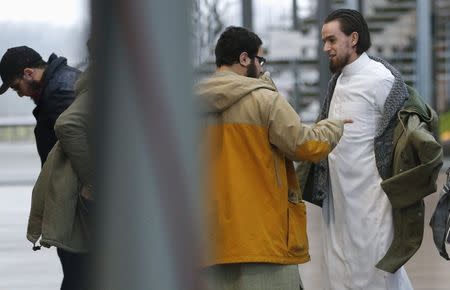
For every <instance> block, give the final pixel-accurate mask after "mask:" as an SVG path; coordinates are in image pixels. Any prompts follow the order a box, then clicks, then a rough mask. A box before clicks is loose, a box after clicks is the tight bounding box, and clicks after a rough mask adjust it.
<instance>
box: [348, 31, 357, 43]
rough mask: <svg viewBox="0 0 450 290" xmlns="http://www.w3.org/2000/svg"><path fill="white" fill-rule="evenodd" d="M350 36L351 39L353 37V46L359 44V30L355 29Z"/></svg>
mask: <svg viewBox="0 0 450 290" xmlns="http://www.w3.org/2000/svg"><path fill="white" fill-rule="evenodd" d="M350 36H351V39H352V46H356V45H357V44H358V41H359V34H358V32H356V31H354V32H352V34H351V35H350Z"/></svg>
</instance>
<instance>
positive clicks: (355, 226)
mask: <svg viewBox="0 0 450 290" xmlns="http://www.w3.org/2000/svg"><path fill="white" fill-rule="evenodd" d="M393 83H394V76H393V75H392V74H391V72H390V71H389V70H388V69H387V68H386V67H384V66H383V65H382V64H381V63H378V62H376V61H373V60H371V59H370V58H369V57H368V56H367V54H365V53H363V54H362V55H361V56H360V57H359V58H358V59H357V60H355V61H354V62H352V63H351V64H349V65H347V66H345V67H344V68H343V70H342V74H341V75H340V76H339V78H338V80H337V83H336V88H335V90H334V94H333V98H332V100H331V103H330V110H329V118H330V119H344V118H351V119H353V121H354V123H352V124H347V125H345V130H344V135H343V137H342V138H341V140H340V142H339V144H338V145H337V146H336V148H335V149H334V150H333V151H332V152H331V153H330V155H329V157H328V162H329V169H330V180H331V191H332V194H331V196H329V197H328V198H327V199H326V200H325V201H324V206H323V223H322V224H323V239H324V243H323V244H324V257H325V261H324V263H323V268H324V270H325V272H324V273H326V275H327V277H328V278H329V279H328V281H329V285H328V288H327V289H336V290H345V289H352V290H356V289H361V290H378V289H380V290H381V289H383V290H384V289H389V290H409V289H412V286H411V283H410V281H409V279H408V276H407V274H406V271H405V270H404V268H403V267H402V268H400V269H399V270H398V271H397V272H396V273H394V274H391V273H388V272H384V271H382V270H379V269H377V268H375V265H376V263H377V262H378V261H379V260H380V259H381V258H382V257H383V256H384V254H385V253H386V251H387V249H388V248H389V245H390V243H391V241H392V238H393V231H394V229H393V221H392V208H391V205H390V202H389V200H388V198H387V196H386V194H385V193H384V192H383V189H382V188H381V186H380V182H381V177H380V175H379V174H378V170H377V167H376V164H375V153H374V138H375V134H376V130H377V124H378V122H379V120H380V119H381V117H382V115H383V106H384V102H385V101H386V98H387V96H388V94H389V91H390V89H391V88H392V85H393Z"/></svg>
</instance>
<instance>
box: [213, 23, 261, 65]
mask: <svg viewBox="0 0 450 290" xmlns="http://www.w3.org/2000/svg"><path fill="white" fill-rule="evenodd" d="M261 45H262V41H261V39H260V38H259V37H258V35H256V34H255V33H253V32H251V31H250V30H248V29H246V28H243V27H236V26H229V27H227V28H226V29H225V31H224V32H223V33H222V34H221V35H220V37H219V40H218V41H217V45H216V49H215V54H216V66H217V67H220V66H222V65H232V64H235V63H237V62H239V56H240V55H241V53H243V52H247V53H248V55H249V56H250V57H253V56H256V55H257V54H258V49H259V48H260V47H261Z"/></svg>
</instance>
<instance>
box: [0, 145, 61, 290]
mask: <svg viewBox="0 0 450 290" xmlns="http://www.w3.org/2000/svg"><path fill="white" fill-rule="evenodd" d="M39 169H40V161H39V158H38V157H37V153H36V149H35V145H34V144H9V143H0V290H22V289H23V290H25V289H26V290H57V289H59V286H60V281H61V279H62V272H61V269H60V265H59V260H58V257H57V255H56V251H55V250H54V249H43V250H41V251H37V252H34V251H33V250H32V249H31V247H32V244H31V243H30V242H28V240H27V239H26V236H25V235H26V225H27V221H28V212H29V208H30V204H31V189H32V184H33V183H34V180H35V179H36V177H37V174H38V173H39Z"/></svg>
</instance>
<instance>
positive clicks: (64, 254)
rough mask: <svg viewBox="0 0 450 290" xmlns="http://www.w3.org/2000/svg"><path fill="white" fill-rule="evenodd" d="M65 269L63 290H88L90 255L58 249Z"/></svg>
mask: <svg viewBox="0 0 450 290" xmlns="http://www.w3.org/2000/svg"><path fill="white" fill-rule="evenodd" d="M57 252H58V256H59V259H60V261H61V265H62V269H63V274H64V277H63V281H62V284H61V290H87V289H88V273H89V264H90V263H89V259H88V254H80V253H71V252H68V251H65V250H63V249H60V248H58V249H57Z"/></svg>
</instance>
